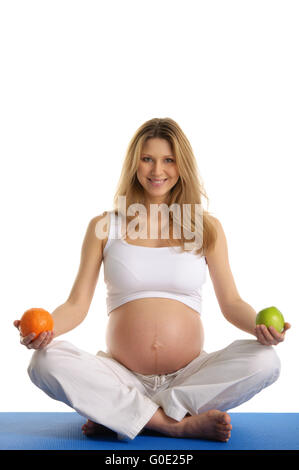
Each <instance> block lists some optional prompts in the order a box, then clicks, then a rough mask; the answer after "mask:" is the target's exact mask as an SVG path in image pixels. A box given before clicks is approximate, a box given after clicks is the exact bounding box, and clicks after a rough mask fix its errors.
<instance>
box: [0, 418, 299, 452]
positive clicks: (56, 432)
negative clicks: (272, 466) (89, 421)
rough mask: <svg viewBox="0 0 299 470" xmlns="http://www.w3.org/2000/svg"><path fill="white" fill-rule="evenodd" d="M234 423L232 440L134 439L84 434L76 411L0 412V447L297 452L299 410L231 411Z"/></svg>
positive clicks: (144, 436)
mask: <svg viewBox="0 0 299 470" xmlns="http://www.w3.org/2000/svg"><path fill="white" fill-rule="evenodd" d="M229 414H230V416H231V423H232V426H233V429H232V436H231V439H230V440H229V442H228V443H222V442H214V441H207V440H201V439H182V438H180V439H176V438H170V437H167V436H164V435H163V434H160V433H157V432H154V431H150V430H145V431H144V432H142V433H141V434H139V435H138V436H136V438H135V439H134V440H133V441H131V442H127V441H119V440H118V439H117V436H116V434H115V433H114V432H113V431H107V433H106V434H103V435H100V436H94V437H86V436H85V435H84V434H82V431H81V426H82V424H83V423H85V422H86V419H85V418H83V417H82V416H80V415H78V414H77V413H75V412H66V413H36V412H35V413H23V412H22V413H21V412H17V413H0V449H1V450H12V449H14V450H46V449H47V450H115V449H119V450H131V449H135V450H136V449H151V450H153V449H160V450H161V449H163V450H170V449H172V450H173V449H175V450H176V449H181V450H193V449H197V450H297V449H299V413H229Z"/></svg>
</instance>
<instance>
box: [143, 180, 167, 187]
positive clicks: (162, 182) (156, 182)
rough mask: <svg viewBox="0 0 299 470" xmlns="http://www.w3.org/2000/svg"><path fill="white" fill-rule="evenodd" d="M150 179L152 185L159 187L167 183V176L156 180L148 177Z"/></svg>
mask: <svg viewBox="0 0 299 470" xmlns="http://www.w3.org/2000/svg"><path fill="white" fill-rule="evenodd" d="M148 180H149V182H150V183H151V185H152V186H156V187H158V186H162V185H163V184H164V183H165V181H167V178H165V179H162V180H154V179H151V178H148Z"/></svg>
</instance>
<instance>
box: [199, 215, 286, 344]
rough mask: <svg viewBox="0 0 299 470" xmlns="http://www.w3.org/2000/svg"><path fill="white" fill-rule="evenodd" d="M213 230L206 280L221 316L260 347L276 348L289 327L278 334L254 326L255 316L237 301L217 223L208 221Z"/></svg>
mask: <svg viewBox="0 0 299 470" xmlns="http://www.w3.org/2000/svg"><path fill="white" fill-rule="evenodd" d="M212 221H213V223H214V224H215V227H216V230H217V241H216V244H215V247H214V249H213V250H212V251H210V252H208V253H207V255H206V259H207V263H208V267H209V272H210V277H211V280H212V282H213V286H214V290H215V294H216V297H217V300H218V303H219V306H220V309H221V312H222V314H223V316H224V317H225V318H226V320H228V321H229V322H230V323H232V324H233V325H235V326H236V327H237V328H240V330H243V331H246V332H247V333H250V334H252V335H254V336H255V337H256V338H257V339H258V341H259V342H260V343H262V344H264V345H267V346H269V345H276V344H278V343H280V342H281V341H283V340H284V336H285V332H286V331H287V330H288V329H289V328H290V327H291V325H290V324H289V323H285V325H284V331H283V332H282V333H278V332H277V331H276V330H275V328H273V327H270V328H267V327H266V326H265V325H256V324H255V320H256V315H257V312H256V311H255V310H254V309H253V308H252V307H251V305H249V304H247V303H246V302H244V300H243V299H242V298H241V296H240V294H239V292H238V290H237V287H236V284H235V281H234V278H233V275H232V272H231V269H230V264H229V259H228V248H227V241H226V236H225V233H224V230H223V228H222V225H221V223H220V222H219V220H218V219H216V218H215V217H212Z"/></svg>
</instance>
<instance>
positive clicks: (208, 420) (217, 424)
mask: <svg viewBox="0 0 299 470" xmlns="http://www.w3.org/2000/svg"><path fill="white" fill-rule="evenodd" d="M230 421H231V419H230V416H229V414H227V413H226V412H225V411H219V410H209V411H206V412H204V413H200V414H198V415H193V416H185V418H183V419H182V421H180V426H178V428H177V429H178V436H177V437H197V438H200V439H208V440H213V441H215V440H216V441H223V442H227V441H228V440H229V438H230V436H231V429H232V425H231V424H230Z"/></svg>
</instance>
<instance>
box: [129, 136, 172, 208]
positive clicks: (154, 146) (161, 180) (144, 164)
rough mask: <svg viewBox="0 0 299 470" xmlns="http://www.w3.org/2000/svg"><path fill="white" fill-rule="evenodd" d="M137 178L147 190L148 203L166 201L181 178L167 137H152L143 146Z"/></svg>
mask: <svg viewBox="0 0 299 470" xmlns="http://www.w3.org/2000/svg"><path fill="white" fill-rule="evenodd" d="M137 179H138V181H139V183H140V184H141V186H142V187H143V189H144V191H145V197H146V204H147V205H149V204H161V203H162V202H165V200H166V197H167V194H168V192H169V191H170V190H171V188H173V186H174V185H175V184H176V183H177V181H178V179H179V171H178V168H177V164H176V158H175V156H174V155H173V153H172V150H171V146H170V143H169V142H168V141H167V140H166V139H161V138H158V137H152V138H150V139H148V140H147V141H146V143H145V145H144V146H143V149H142V152H141V155H140V161H139V165H138V168H137Z"/></svg>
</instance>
